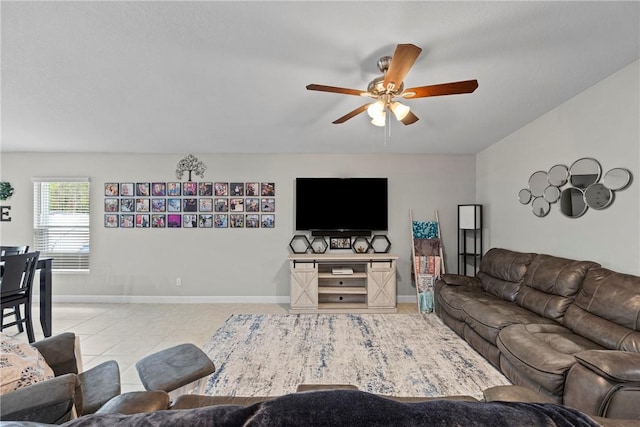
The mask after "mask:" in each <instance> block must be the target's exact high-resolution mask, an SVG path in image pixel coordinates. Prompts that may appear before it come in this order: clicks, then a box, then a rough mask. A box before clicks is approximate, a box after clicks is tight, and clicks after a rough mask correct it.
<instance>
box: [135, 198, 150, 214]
mask: <svg viewBox="0 0 640 427" xmlns="http://www.w3.org/2000/svg"><path fill="white" fill-rule="evenodd" d="M136 212H149V199H136Z"/></svg>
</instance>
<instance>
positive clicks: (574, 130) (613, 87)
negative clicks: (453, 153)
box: [476, 61, 640, 274]
mask: <svg viewBox="0 0 640 427" xmlns="http://www.w3.org/2000/svg"><path fill="white" fill-rule="evenodd" d="M639 64H640V62H638V61H636V62H635V63H633V64H631V65H629V66H627V67H625V68H623V69H622V70H620V71H618V72H617V73H615V74H613V75H611V76H610V77H608V78H607V79H605V80H603V81H601V82H599V83H598V84H596V85H595V86H593V87H591V88H589V89H588V90H586V91H585V92H583V93H581V94H579V95H577V96H576V97H574V98H573V99H571V100H569V101H568V102H566V103H565V104H563V105H561V106H559V107H558V108H556V109H554V110H552V111H550V112H549V113H547V114H545V115H543V116H542V117H540V118H538V119H537V120H535V121H534V122H532V123H530V124H528V125H527V126H525V127H523V128H521V129H519V130H518V131H517V132H514V133H513V134H512V135H509V136H508V137H506V138H504V139H503V140H501V141H500V142H498V143H496V144H494V145H493V146H491V147H489V148H488V149H486V150H484V151H483V152H481V153H479V154H478V155H477V161H476V194H477V202H478V203H482V204H483V205H484V209H485V211H484V213H485V227H486V228H485V236H486V238H487V244H486V245H485V248H490V247H504V248H510V249H514V250H521V251H531V252H539V253H548V254H553V255H558V256H564V257H568V258H573V259H589V260H593V261H597V262H599V263H601V264H602V265H603V266H604V267H607V268H611V269H614V270H617V271H621V272H627V273H631V274H640V166H639V165H640V95H639V94H640V83H639V82H640V66H639ZM581 157H593V158H595V159H597V160H598V161H599V162H600V164H601V166H602V169H603V172H606V171H607V170H609V169H611V168H614V167H623V168H627V169H629V170H630V171H631V173H632V174H633V176H634V181H633V182H632V184H631V186H630V187H628V188H627V189H625V190H624V191H620V192H616V194H615V200H614V202H613V204H612V205H611V206H609V207H608V208H606V209H604V210H601V211H596V210H593V209H589V210H588V211H587V212H586V214H585V215H584V216H583V217H580V218H577V219H570V218H567V217H565V216H564V215H562V214H561V213H560V211H559V208H558V206H557V204H554V205H552V207H551V212H550V213H549V215H548V216H546V217H544V218H538V217H536V216H534V215H533V214H532V212H531V205H522V204H520V203H519V202H518V199H517V195H518V191H519V190H520V189H522V188H526V187H527V182H528V179H529V176H530V175H531V174H532V173H533V172H535V171H538V170H544V171H548V170H549V168H550V167H551V166H553V165H555V164H558V163H560V164H564V165H567V166H570V165H571V163H572V162H574V161H575V160H577V159H579V158H581Z"/></svg>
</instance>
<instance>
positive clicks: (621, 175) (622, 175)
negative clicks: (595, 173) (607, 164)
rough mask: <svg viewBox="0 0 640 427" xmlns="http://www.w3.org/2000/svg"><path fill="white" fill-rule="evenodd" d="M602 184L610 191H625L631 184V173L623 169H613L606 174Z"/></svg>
mask: <svg viewBox="0 0 640 427" xmlns="http://www.w3.org/2000/svg"><path fill="white" fill-rule="evenodd" d="M602 183H603V184H604V186H605V187H607V188H608V189H609V190H613V191H620V190H624V189H625V188H626V187H627V186H628V185H629V184H630V183H631V172H629V171H628V170H627V169H623V168H613V169H611V170H610V171H609V172H607V173H606V174H604V178H603V179H602Z"/></svg>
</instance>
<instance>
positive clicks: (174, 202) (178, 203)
mask: <svg viewBox="0 0 640 427" xmlns="http://www.w3.org/2000/svg"><path fill="white" fill-rule="evenodd" d="M167 212H182V199H167Z"/></svg>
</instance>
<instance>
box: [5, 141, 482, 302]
mask: <svg viewBox="0 0 640 427" xmlns="http://www.w3.org/2000/svg"><path fill="white" fill-rule="evenodd" d="M186 154H187V153H180V154H175V155H157V154H148V155H135V154H114V155H110V154H86V153H85V154H83V153H53V154H28V153H4V154H2V159H1V165H2V170H1V171H0V173H1V177H2V180H3V181H10V182H11V184H12V185H13V186H14V187H15V195H14V196H13V197H12V198H11V199H10V200H8V201H7V202H6V203H3V204H8V205H11V206H12V211H11V213H12V217H13V220H12V222H4V223H1V225H0V226H1V227H2V228H1V229H0V236H1V237H2V244H24V243H29V244H31V242H32V240H33V239H32V223H33V213H32V209H33V208H32V206H33V201H32V197H33V196H32V184H31V178H32V177H34V176H50V177H56V176H58V177H65V176H88V177H90V178H91V183H92V188H91V211H92V222H91V233H92V234H91V272H90V273H89V274H61V273H60V274H56V275H55V276H54V287H55V298H56V299H57V300H58V301H65V300H66V301H81V300H82V301H164V300H166V301H175V300H182V301H195V302H197V301H202V302H207V301H264V302H276V301H277V302H286V301H288V296H289V277H288V264H287V262H286V258H287V256H288V255H289V249H288V244H289V241H290V240H291V237H292V236H293V235H294V234H295V231H294V224H293V188H294V181H295V178H296V177H298V176H338V177H363V176H375V177H388V178H389V233H388V236H389V239H390V240H391V242H392V248H391V252H393V253H394V254H397V255H398V256H400V260H399V262H398V295H399V296H400V299H402V300H409V299H411V300H413V299H414V298H415V288H413V287H412V286H411V283H410V279H409V273H410V266H409V260H410V254H411V246H410V228H409V209H413V212H414V218H415V219H426V220H432V219H433V218H434V210H435V209H438V210H439V214H440V220H441V225H442V234H443V236H444V247H445V256H446V257H447V267H448V269H449V270H451V271H455V270H456V269H457V265H456V255H455V253H456V251H457V237H456V227H457V219H456V218H457V213H456V212H457V211H456V209H457V205H458V204H461V203H473V202H474V200H475V184H474V181H475V157H474V156H424V155H369V156H363V155H233V154H227V155H201V154H198V153H194V154H195V155H196V156H197V157H198V158H199V159H200V160H202V161H204V163H205V164H206V165H207V167H208V169H207V171H206V173H205V178H204V179H200V178H198V180H206V181H237V182H244V181H272V182H275V183H276V212H275V213H276V228H275V229H195V230H194V229H105V228H104V226H103V214H104V208H103V200H104V196H103V185H104V183H105V182H136V181H138V182H145V181H174V180H175V176H174V170H175V167H176V164H177V162H178V161H179V160H180V159H181V158H182V157H184V155H186ZM324 197H325V198H330V195H326V196H324ZM318 202H319V203H322V202H323V197H319V200H318ZM177 277H181V278H182V283H183V285H182V286H181V287H178V286H176V284H175V283H176V278H177Z"/></svg>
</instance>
